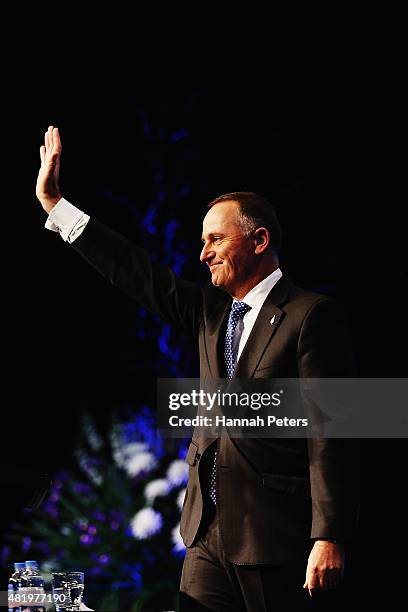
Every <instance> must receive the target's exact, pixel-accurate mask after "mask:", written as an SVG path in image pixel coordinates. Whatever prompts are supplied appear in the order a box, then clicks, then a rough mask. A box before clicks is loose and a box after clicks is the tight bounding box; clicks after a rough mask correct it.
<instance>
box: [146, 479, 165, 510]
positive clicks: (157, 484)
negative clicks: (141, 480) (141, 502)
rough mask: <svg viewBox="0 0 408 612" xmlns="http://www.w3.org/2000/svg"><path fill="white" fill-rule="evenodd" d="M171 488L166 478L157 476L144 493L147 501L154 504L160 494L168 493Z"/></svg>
mask: <svg viewBox="0 0 408 612" xmlns="http://www.w3.org/2000/svg"><path fill="white" fill-rule="evenodd" d="M170 488H171V487H170V483H169V482H168V481H167V480H166V479H165V478H157V479H156V480H152V481H151V482H149V483H148V484H147V485H146V487H145V490H144V494H145V496H146V499H147V501H148V502H149V503H150V504H152V503H153V502H154V500H155V499H156V497H158V496H159V495H167V493H168V492H169V491H170Z"/></svg>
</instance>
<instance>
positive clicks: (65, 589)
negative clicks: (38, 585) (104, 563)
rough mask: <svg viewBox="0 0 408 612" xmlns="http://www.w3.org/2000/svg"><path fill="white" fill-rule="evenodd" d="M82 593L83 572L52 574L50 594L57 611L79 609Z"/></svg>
mask: <svg viewBox="0 0 408 612" xmlns="http://www.w3.org/2000/svg"><path fill="white" fill-rule="evenodd" d="M83 592H84V572H53V573H52V593H53V600H54V603H55V607H56V610H57V612H58V611H60V610H61V611H66V612H70V611H71V610H72V611H75V610H80V609H81V603H82V595H83Z"/></svg>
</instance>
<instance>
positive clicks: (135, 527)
mask: <svg viewBox="0 0 408 612" xmlns="http://www.w3.org/2000/svg"><path fill="white" fill-rule="evenodd" d="M162 526H163V518H162V515H161V514H160V513H159V512H156V511H155V510H153V508H143V510H139V512H137V513H136V514H135V516H134V517H133V518H132V520H131V521H130V528H131V530H132V533H133V535H134V536H135V538H136V539H137V540H144V539H145V538H149V537H150V536H152V535H155V534H156V533H158V532H159V531H160V529H161V528H162Z"/></svg>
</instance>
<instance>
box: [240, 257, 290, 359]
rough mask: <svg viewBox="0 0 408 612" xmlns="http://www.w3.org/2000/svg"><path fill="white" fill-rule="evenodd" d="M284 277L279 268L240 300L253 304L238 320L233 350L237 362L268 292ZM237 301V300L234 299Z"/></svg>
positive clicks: (249, 304)
mask: <svg viewBox="0 0 408 612" xmlns="http://www.w3.org/2000/svg"><path fill="white" fill-rule="evenodd" d="M281 277H282V271H281V270H280V268H277V269H276V270H275V271H274V272H272V274H269V276H267V277H266V278H264V279H263V280H262V281H261V282H260V283H258V284H257V285H255V287H253V288H252V289H251V291H249V292H248V293H247V294H246V295H245V296H244V297H243V298H242V300H240V302H245V304H248V306H251V310H249V311H248V312H247V313H246V314H245V315H244V317H243V318H242V319H240V320H239V321H238V324H237V327H236V329H235V333H234V342H233V350H234V354H235V355H236V360H235V362H236V363H237V362H238V360H239V358H240V357H241V353H242V351H243V350H244V346H245V344H246V342H247V340H248V338H249V334H250V333H251V331H252V328H253V326H254V325H255V321H256V319H257V317H258V315H259V311H260V310H261V308H262V306H263V303H264V301H265V300H266V298H267V296H268V293H269V292H270V291H271V289H272V287H274V286H275V285H276V283H277V282H278V280H279V279H280V278H281ZM234 301H236V300H234Z"/></svg>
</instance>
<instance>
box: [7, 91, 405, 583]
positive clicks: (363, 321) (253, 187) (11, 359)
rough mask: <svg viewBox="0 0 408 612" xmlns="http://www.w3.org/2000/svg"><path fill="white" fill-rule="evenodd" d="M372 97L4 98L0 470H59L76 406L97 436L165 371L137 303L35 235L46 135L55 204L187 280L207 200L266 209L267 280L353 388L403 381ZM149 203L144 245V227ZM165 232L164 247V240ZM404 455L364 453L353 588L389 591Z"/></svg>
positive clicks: (164, 94)
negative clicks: (341, 320)
mask: <svg viewBox="0 0 408 612" xmlns="http://www.w3.org/2000/svg"><path fill="white" fill-rule="evenodd" d="M373 92H374V90H371V89H370V88H364V87H363V88H361V89H360V90H359V88H358V83H357V82H355V83H353V84H351V85H350V87H349V88H346V89H345V88H342V87H340V86H339V85H338V84H336V85H332V86H329V85H327V86H325V87H323V88H322V89H321V90H319V91H317V90H314V89H311V90H308V89H307V88H305V87H304V85H299V87H298V88H296V87H295V88H294V92H293V93H292V94H291V95H290V96H286V95H285V96H284V95H283V94H282V91H281V90H280V89H279V88H274V87H273V86H272V87H268V88H265V91H262V90H260V89H259V88H250V87H235V88H233V89H231V88H220V89H218V88H215V89H213V88H209V87H208V88H207V87H204V86H203V87H191V88H187V87H178V86H174V87H172V88H170V89H169V88H162V87H157V86H156V87H151V86H149V87H140V89H139V88H138V87H136V86H134V87H133V88H131V89H130V88H126V87H124V86H122V87H116V86H113V85H112V87H110V86H109V83H106V82H105V81H103V80H101V81H100V82H99V83H98V82H97V83H93V84H92V87H91V86H89V87H85V88H84V87H81V88H78V89H70V90H69V91H60V92H58V95H54V96H53V97H52V100H50V97H49V96H48V97H47V96H45V97H41V99H40V98H39V97H38V96H36V95H33V94H31V95H30V94H28V95H26V96H21V95H16V96H14V95H13V92H11V94H10V96H9V98H8V99H9V105H10V108H8V110H7V112H6V113H5V116H4V119H5V121H4V124H3V134H4V149H5V152H6V158H7V164H6V165H5V166H3V168H4V169H5V171H6V172H5V179H3V180H4V201H3V213H4V214H3V229H2V235H3V239H4V240H3V243H4V245H5V246H6V249H5V254H4V255H3V266H2V276H3V283H2V284H3V307H4V314H3V407H2V425H3V428H2V430H3V436H2V445H1V455H2V456H1V460H0V463H7V464H15V465H20V466H24V465H27V463H29V464H30V466H31V467H32V468H36V469H42V470H46V471H47V472H49V473H50V474H52V473H53V472H54V471H55V470H57V469H58V468H59V467H61V466H64V465H68V464H69V463H70V461H72V458H71V450H72V447H73V445H74V442H75V437H76V436H77V433H78V417H79V414H80V411H81V410H82V409H83V408H84V407H86V408H87V409H89V410H91V411H92V412H93V414H94V415H95V417H96V419H97V420H99V422H100V424H101V426H102V427H103V426H104V424H107V423H108V421H109V414H110V411H111V409H112V406H113V405H114V404H115V403H117V402H118V400H119V399H129V400H132V399H137V398H138V397H139V395H140V394H142V393H147V394H149V389H150V388H151V387H152V385H153V384H154V379H155V377H156V376H157V375H158V374H160V375H162V376H165V375H172V372H173V371H174V370H172V367H173V366H174V364H171V360H168V359H166V355H164V354H162V353H161V352H160V350H159V347H158V346H157V339H156V338H155V337H150V336H147V337H142V335H141V334H140V333H139V335H138V330H139V329H140V319H138V321H139V322H137V321H136V314H137V312H138V307H137V305H133V304H131V303H130V302H129V301H128V300H127V298H125V297H124V296H122V295H121V294H119V292H118V291H117V290H116V289H114V288H112V287H110V286H108V285H107V284H106V283H105V282H104V281H103V279H101V278H99V277H98V275H97V274H96V273H95V272H94V271H93V270H92V269H90V268H88V267H87V265H86V264H85V263H84V262H83V261H81V260H80V259H79V257H78V256H77V255H76V254H75V253H73V252H72V251H71V249H70V248H69V246H68V245H66V244H64V243H63V242H62V241H61V240H60V239H59V237H58V236H57V235H55V234H53V233H51V232H48V231H46V230H45V229H43V224H44V222H45V219H46V216H45V213H44V212H43V211H42V209H41V206H40V205H39V203H38V202H37V201H36V198H35V193H34V186H35V179H36V174H37V169H38V164H39V155H38V149H39V146H40V144H41V142H42V140H43V132H44V131H45V130H46V128H47V126H48V125H49V124H53V125H58V127H59V128H60V131H61V136H62V139H63V147H64V149H63V157H62V172H61V181H60V182H61V188H62V192H63V194H64V196H65V197H66V198H67V199H68V200H70V201H71V202H72V203H74V204H76V205H77V206H79V207H80V208H82V209H83V210H85V211H86V212H88V213H89V214H90V215H92V216H95V217H97V218H99V219H100V220H102V221H104V222H106V223H107V224H109V225H110V226H112V227H114V228H115V229H117V230H118V231H120V232H122V233H124V234H126V235H127V236H129V237H130V238H132V239H135V240H138V241H139V243H141V244H143V245H144V246H146V247H147V248H148V249H149V250H150V251H151V252H152V253H156V254H157V256H158V259H160V260H161V261H166V262H169V263H171V261H172V260H171V258H170V261H169V258H168V251H169V249H170V250H171V253H172V256H171V257H173V259H174V257H175V256H176V255H175V254H177V252H178V250H179V251H180V254H182V255H184V256H186V258H187V259H186V262H185V263H184V265H183V266H182V272H183V274H184V276H186V277H187V278H190V279H199V280H200V281H204V280H205V278H206V272H205V270H203V269H202V268H201V266H200V265H199V263H198V255H199V252H200V231H201V219H202V216H203V213H204V210H205V206H206V204H207V202H208V201H210V200H211V199H213V198H214V197H216V196H217V195H220V194H221V193H225V192H228V191H236V190H250V191H256V192H259V193H262V194H263V195H265V196H267V197H269V198H271V199H272V200H273V201H275V202H276V207H277V210H278V214H279V217H280V220H281V223H282V226H283V230H284V251H283V255H282V260H283V267H284V268H285V269H287V270H288V271H289V272H290V274H291V276H292V277H293V279H294V280H295V282H296V283H297V284H299V285H300V286H303V287H305V288H310V289H314V290H319V291H322V292H324V293H329V294H330V295H333V296H334V297H336V298H337V299H338V300H340V301H341V302H342V303H343V304H344V306H345V309H346V312H347V315H348V318H349V322H350V326H351V330H352V333H353V339H354V345H355V351H356V356H357V359H358V363H359V370H360V375H361V376H366V377H399V376H405V375H406V355H405V353H406V346H407V344H406V340H407V334H406V313H407V299H406V257H404V255H405V236H404V229H403V218H404V214H403V212H404V211H403V208H404V205H405V204H404V199H403V197H402V196H400V191H399V188H400V187H401V186H403V185H402V184H401V182H400V175H401V173H402V165H401V162H400V160H399V152H398V151H399V145H400V144H401V143H400V142H399V140H400V137H399V130H400V125H399V118H398V114H396V113H395V112H393V110H394V105H393V103H392V101H390V100H386V101H385V102H384V101H381V102H379V101H378V99H377V98H375V97H374V96H373ZM47 100H48V101H47ZM158 194H160V196H158ZM152 207H153V208H155V210H156V217H155V222H154V223H155V227H156V231H151V230H152V228H151V227H150V226H149V223H148V222H147V220H146V214H147V213H148V212H149V210H151V209H152ZM171 220H175V221H176V222H177V225H176V228H175V230H174V232H175V233H174V237H173V238H172V240H171V245H170V246H169V243H168V242H166V235H167V234H165V233H164V230H163V227H164V226H165V224H166V223H167V222H169V221H171ZM149 227H150V230H149ZM166 231H167V230H166ZM151 325H152V323H149V328H150V329H151ZM182 346H183V350H184V351H185V352H186V353H185V354H188V355H190V356H191V357H192V356H193V355H194V347H189V346H188V345H187V344H183V345H182ZM187 361H188V362H190V361H191V363H189V364H188V366H186V368H185V369H186V372H185V374H184V375H185V376H191V375H194V373H195V367H196V362H195V361H194V360H193V359H191V360H190V359H189V360H187ZM179 365H180V364H179ZM180 371H181V370H180ZM385 410H386V407H385ZM406 452H407V444H406V440H366V441H364V444H363V491H362V511H361V523H360V525H361V526H360V539H361V551H362V552H360V554H361V558H362V563H361V572H362V573H363V574H364V577H365V578H364V581H365V582H364V584H367V581H369V580H372V573H376V574H377V575H378V576H380V575H381V576H382V578H381V579H382V580H385V581H386V582H388V583H389V582H392V581H393V579H394V573H393V570H391V569H390V563H389V561H390V559H394V558H395V556H396V555H397V553H398V550H399V548H400V545H401V544H400V538H401V536H402V533H401V532H403V529H402V528H401V526H402V525H404V516H405V512H404V506H403V501H402V498H401V478H402V476H401V474H402V473H403V472H404V470H405V465H406V458H405V457H406ZM3 497H4V499H7V504H4V506H3V512H4V514H5V521H4V525H6V524H7V520H6V519H8V518H9V517H10V516H15V514H16V513H18V512H19V506H20V500H19V499H18V496H16V495H14V494H13V493H11V492H10V489H9V488H6V489H5V494H4V496H3ZM5 529H6V527H5ZM368 559H369V561H367V560H368ZM373 560H374V561H373ZM373 563H374V564H375V566H374V567H375V570H373V572H371V568H372V566H373ZM359 571H360V570H358V572H359ZM358 572H357V573H358ZM384 576H386V578H385V577H384ZM367 588H368V587H367ZM369 588H372V586H370V587H369Z"/></svg>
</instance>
